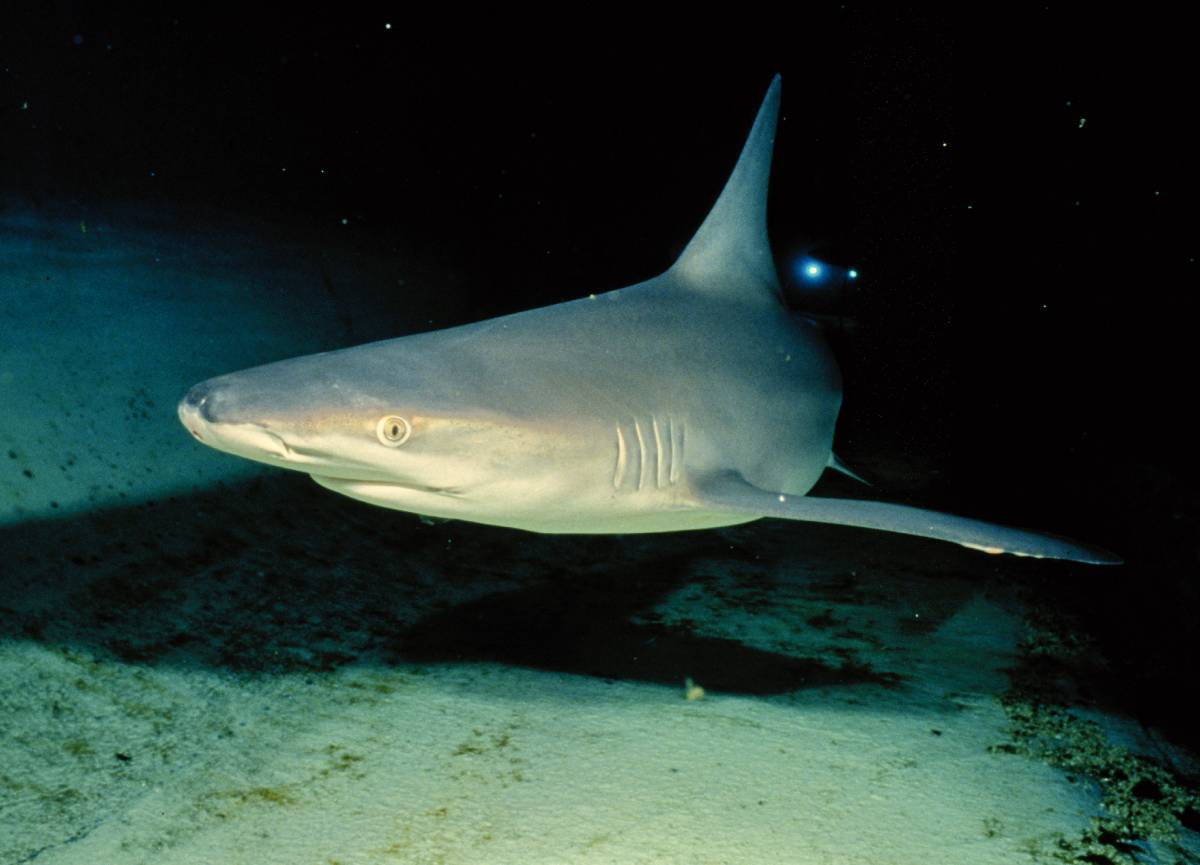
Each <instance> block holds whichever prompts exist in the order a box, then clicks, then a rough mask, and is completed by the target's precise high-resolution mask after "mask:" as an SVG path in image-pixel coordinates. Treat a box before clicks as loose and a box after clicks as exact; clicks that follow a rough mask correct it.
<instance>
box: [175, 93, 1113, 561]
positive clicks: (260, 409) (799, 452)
mask: <svg viewBox="0 0 1200 865" xmlns="http://www.w3.org/2000/svg"><path fill="white" fill-rule="evenodd" d="M778 110H779V79H778V77H776V79H775V81H773V82H772V84H771V87H770V89H769V90H768V92H767V96H766V98H765V99H764V101H763V105H762V108H761V109H760V110H759V113H758V117H757V119H756V120H755V123H754V126H753V128H752V129H751V132H750V135H749V138H748V139H747V141H746V144H745V147H744V148H743V150H742V154H741V157H740V159H739V160H738V163H737V166H736V168H735V169H734V172H733V175H732V176H731V177H730V179H729V182H728V183H727V184H726V186H725V189H724V191H723V192H722V193H721V196H720V198H719V199H718V201H717V203H716V205H715V206H714V207H713V210H712V212H711V213H710V214H709V216H708V218H707V219H706V220H705V222H704V224H703V225H702V226H701V228H700V230H699V231H698V232H697V234H696V236H695V237H694V238H693V239H692V241H691V243H690V244H689V245H688V247H687V249H686V250H685V251H684V253H683V255H682V256H681V257H680V259H679V260H678V261H677V262H676V263H675V265H674V266H672V267H671V268H670V269H669V270H668V271H666V272H665V273H663V274H662V275H660V276H658V277H655V278H654V279H650V280H647V281H646V282H642V283H638V284H636V285H632V286H629V287H628V288H623V289H618V290H616V291H612V292H609V293H607V294H601V295H597V296H592V297H588V298H585V299H581V300H576V301H571V302H568V303H562V304H557V305H554V306H548V307H543V308H541V309H534V310H530V311H527V312H522V313H517V314H515V315H509V316H505V317H502V318H497V319H492V320H488V321H483V322H478V323H476V324H470V325H465V326H462V327H456V328H451V329H449V330H443V331H436V332H432V333H425V334H418V335H415V336H408V337H402V338H399V339H393V340H386V341H383V342H377V343H371V344H368V345H363V346H358V347H356V348H350V349H345V350H342V351H336V352H329V353H325V354H317V355H311V356H307V357H300V358H295V359H292V360H287V361H281V362H279V363H274V364H269V365H267V366H263V367H257V368H255V369H251V370H246V371H243V372H239V373H233V374H231V375H226V376H221V377H219V378H215V379H211V380H210V381H207V382H204V383H202V384H199V385H197V386H196V387H195V388H193V389H192V390H191V391H190V392H189V393H188V394H187V396H186V397H184V399H183V401H182V402H181V403H180V405H179V415H180V419H181V420H182V421H183V423H184V425H185V426H186V427H187V428H188V429H189V430H190V431H191V432H192V434H193V435H194V436H195V437H196V438H197V439H199V440H200V441H202V442H204V443H205V444H209V445H211V446H213V447H216V448H219V449H221V450H225V451H229V452H231V453H235V454H238V455H240V456H244V457H248V458H250V459H255V460H259V461H261V462H266V463H269V464H272V465H278V466H281V467H285V468H292V469H297V470H300V471H305V472H307V473H309V474H311V475H312V476H313V478H314V479H315V480H316V481H317V482H318V483H320V484H321V485H323V486H326V487H328V488H330V489H332V490H335V491H337V492H340V493H343V494H345V495H348V496H351V497H353V498H357V499H361V500H363V501H367V502H370V503H372V504H376V505H381V506H383V507H389V508H396V509H399V510H406V511H412V512H415V513H419V514H424V515H428V516H436V517H450V518H457V519H465V520H472V521H475V522H481V523H490V524H494V525H501V526H510V527H513V528H520V529H527V530H531V531H537V532H576V533H611V532H656V531H674V530H680V529H697V528H708V527H713V526H724V525H733V524H736V523H742V522H747V521H749V520H753V519H757V518H759V517H762V516H775V517H783V518H789V519H796V520H807V521H814V522H828V523H841V524H847V525H857V526H865V527H869V528H877V529H884V530H888V531H897V532H904V533H908V534H915V535H922V536H926V537H934V538H940V539H943V540H951V541H955V542H957V543H960V544H963V545H965V546H970V547H974V548H977V549H983V550H985V551H988V552H1011V553H1015V554H1018V555H1030V556H1039V557H1051V558H1066V559H1074V560H1078V561H1086V562H1093V563H1110V562H1114V561H1116V559H1115V558H1113V557H1112V556H1111V555H1109V554H1107V553H1105V552H1103V551H1101V550H1097V549H1094V548H1090V547H1086V546H1083V545H1080V544H1077V543H1074V542H1071V541H1067V540H1064V539H1059V538H1054V537H1051V536H1047V535H1042V534H1038V533H1034V532H1026V531H1022V530H1017V529H1009V528H1004V527H1001V526H995V525H991V524H988V523H982V522H978V521H974V520H968V519H964V518H961V517H955V516H951V515H948V514H940V513H936V512H933V511H926V510H921V509H917V508H910V507H905V506H899V505H891V504H885V503H881V502H866V501H857V500H848V499H818V498H812V497H807V496H805V493H807V492H808V490H809V489H811V488H812V486H813V484H814V483H815V482H816V480H817V478H818V477H819V476H820V475H821V473H822V471H824V470H825V468H826V467H828V466H837V465H838V464H837V461H836V457H834V456H833V450H832V447H833V433H834V424H835V422H836V419H837V413H838V409H839V407H840V404H841V398H842V393H841V378H840V375H839V373H838V368H837V364H836V363H835V361H834V360H833V357H832V355H831V354H830V352H829V351H828V349H827V347H826V345H825V342H824V340H823V339H822V337H821V335H820V333H819V332H818V331H817V330H816V328H815V327H814V326H813V325H811V324H809V323H807V322H805V321H804V320H801V319H798V318H796V317H794V316H792V315H791V314H790V313H789V312H788V310H787V309H786V308H785V307H784V306H783V304H782V302H781V298H780V290H779V283H778V278H777V276H776V273H775V267H774V262H773V259H772V257H771V252H770V247H769V245H768V241H767V234H766V193H767V180H768V175H769V170H770V159H771V150H772V143H773V139H774V133H775V125H776V118H777V116H778Z"/></svg>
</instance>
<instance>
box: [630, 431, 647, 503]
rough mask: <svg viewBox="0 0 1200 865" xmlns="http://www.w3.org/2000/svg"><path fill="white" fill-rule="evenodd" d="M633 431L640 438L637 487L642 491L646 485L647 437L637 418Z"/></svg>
mask: <svg viewBox="0 0 1200 865" xmlns="http://www.w3.org/2000/svg"><path fill="white" fill-rule="evenodd" d="M633 431H634V432H635V433H637V440H638V485H637V488H638V490H639V491H641V489H642V487H644V486H645V485H646V439H645V437H644V436H643V435H642V425H641V424H640V423H638V422H637V418H634V421H633Z"/></svg>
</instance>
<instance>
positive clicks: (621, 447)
mask: <svg viewBox="0 0 1200 865" xmlns="http://www.w3.org/2000/svg"><path fill="white" fill-rule="evenodd" d="M628 458H629V454H628V453H627V452H626V449H625V433H623V432H621V424H620V423H618V424H617V468H616V470H615V471H614V472H613V489H614V490H619V489H620V488H621V484H623V483H624V482H625V467H626V462H627V460H628Z"/></svg>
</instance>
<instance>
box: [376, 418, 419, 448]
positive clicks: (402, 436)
mask: <svg viewBox="0 0 1200 865" xmlns="http://www.w3.org/2000/svg"><path fill="white" fill-rule="evenodd" d="M375 435H376V437H377V438H378V439H379V443H380V444H383V445H387V446H388V447H390V448H398V447H400V445H402V444H404V443H405V442H406V441H408V437H409V436H410V435H412V426H411V425H409V423H408V421H406V420H405V419H404V418H402V417H400V416H399V415H394V414H390V415H387V416H386V417H381V418H380V419H379V423H377V424H375Z"/></svg>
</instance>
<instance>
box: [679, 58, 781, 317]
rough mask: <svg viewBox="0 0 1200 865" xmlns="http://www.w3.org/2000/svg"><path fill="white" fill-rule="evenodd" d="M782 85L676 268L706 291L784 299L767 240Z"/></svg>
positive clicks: (774, 88)
mask: <svg viewBox="0 0 1200 865" xmlns="http://www.w3.org/2000/svg"><path fill="white" fill-rule="evenodd" d="M779 81H780V79H779V76H778V75H776V76H775V77H774V78H773V79H772V80H771V86H770V87H769V88H767V95H766V97H764V99H763V102H762V107H761V108H759V109H758V116H757V117H756V118H755V119H754V126H753V127H751V129H750V135H749V136H748V137H747V138H746V143H745V144H744V145H743V146H742V155H741V156H740V157H738V161H737V165H736V166H734V169H733V174H731V175H730V176H729V180H728V181H726V183H725V188H724V189H723V190H721V195H720V196H719V197H718V198H717V203H716V204H714V205H713V208H712V210H711V211H709V213H708V216H707V217H706V218H705V220H704V223H703V224H702V225H701V226H700V230H699V231H697V232H696V234H695V236H694V237H693V238H692V239H691V242H690V243H688V245H687V248H686V249H685V250H684V251H683V255H681V256H679V260H678V261H676V262H675V264H674V265H673V266H672V268H671V272H672V273H676V274H679V275H680V276H682V277H684V278H686V279H687V280H688V281H689V282H692V283H693V284H694V285H696V286H697V288H700V289H702V290H705V291H716V292H720V293H727V292H734V293H737V294H742V295H745V294H746V293H747V292H751V293H757V294H760V296H761V294H763V293H769V294H771V295H773V296H775V297H778V296H779V295H780V289H779V277H778V275H777V274H776V273H775V260H774V259H773V258H772V257H771V244H770V241H768V240H767V181H768V180H769V178H770V174H771V150H772V147H773V146H774V143H775V124H776V121H777V120H778V117H779ZM748 276H749V277H751V279H749V280H747V279H746V277H748Z"/></svg>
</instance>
